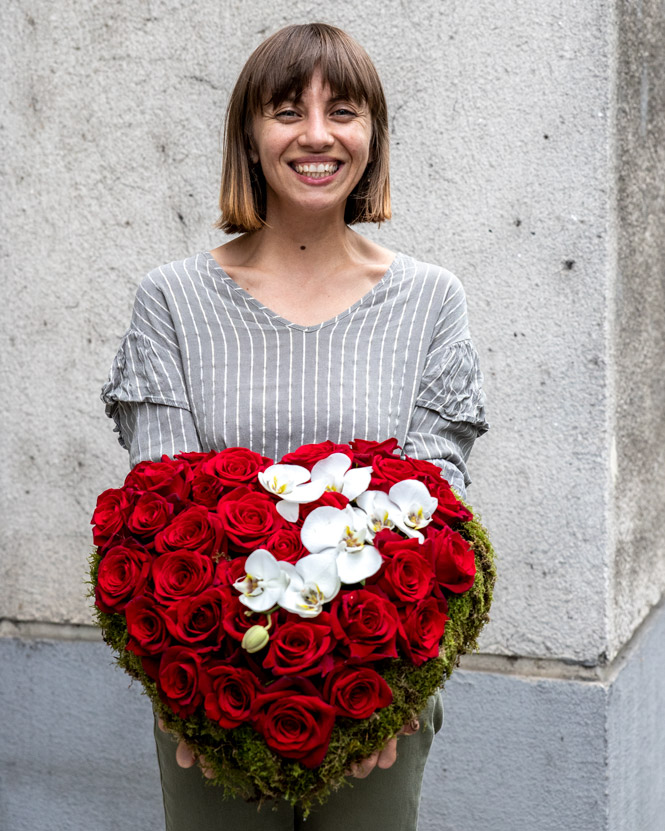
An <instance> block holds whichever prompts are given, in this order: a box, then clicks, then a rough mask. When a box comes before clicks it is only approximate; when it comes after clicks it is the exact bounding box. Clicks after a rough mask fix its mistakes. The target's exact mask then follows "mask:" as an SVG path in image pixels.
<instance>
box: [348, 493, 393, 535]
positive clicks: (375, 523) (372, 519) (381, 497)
mask: <svg viewBox="0 0 665 831" xmlns="http://www.w3.org/2000/svg"><path fill="white" fill-rule="evenodd" d="M356 505H358V507H359V508H362V510H363V511H364V512H365V513H366V514H367V518H366V521H367V528H368V531H369V535H370V538H371V539H374V535H375V534H378V533H379V531H382V530H383V529H384V528H389V529H393V528H394V527H395V519H394V516H393V515H394V514H395V512H396V511H398V510H399V508H398V507H397V506H396V505H395V503H394V502H391V501H390V499H389V498H388V494H387V493H384V492H383V491H365V492H364V493H361V494H360V496H358V497H356Z"/></svg>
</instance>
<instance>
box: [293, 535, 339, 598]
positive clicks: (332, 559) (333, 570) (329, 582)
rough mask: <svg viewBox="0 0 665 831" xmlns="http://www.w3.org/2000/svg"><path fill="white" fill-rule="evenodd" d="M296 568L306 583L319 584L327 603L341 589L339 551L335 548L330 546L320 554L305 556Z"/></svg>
mask: <svg viewBox="0 0 665 831" xmlns="http://www.w3.org/2000/svg"><path fill="white" fill-rule="evenodd" d="M295 568H296V571H297V572H298V573H299V574H300V575H301V577H302V580H303V582H304V583H310V582H313V583H316V584H317V585H318V587H319V588H320V589H321V592H322V594H323V595H324V596H325V598H326V603H327V602H328V601H329V600H332V599H333V597H335V595H336V594H337V592H338V591H339V589H340V579H339V575H338V573H337V552H336V551H335V549H334V548H329V549H327V550H326V551H322V552H321V553H320V554H309V555H308V556H306V557H303V558H302V559H300V560H298V562H297V563H296V565H295Z"/></svg>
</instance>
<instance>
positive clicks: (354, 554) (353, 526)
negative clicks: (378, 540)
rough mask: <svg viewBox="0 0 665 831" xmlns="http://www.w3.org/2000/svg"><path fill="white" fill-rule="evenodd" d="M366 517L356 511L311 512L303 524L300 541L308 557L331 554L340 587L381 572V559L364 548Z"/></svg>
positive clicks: (320, 510) (371, 550)
mask: <svg viewBox="0 0 665 831" xmlns="http://www.w3.org/2000/svg"><path fill="white" fill-rule="evenodd" d="M368 533H369V529H368V527H367V515H366V514H365V512H364V511H361V510H359V509H358V508H352V507H351V506H350V505H347V506H346V508H344V509H343V510H340V509H339V508H331V507H328V506H325V507H322V508H315V509H314V510H313V511H312V512H311V514H309V515H308V516H307V519H306V520H305V521H304V522H303V526H302V531H301V532H300V538H301V540H302V544H303V545H304V546H305V548H306V549H307V550H308V551H311V552H312V554H320V553H335V554H336V555H337V571H338V573H339V579H340V580H341V581H342V583H359V582H360V581H361V580H365V579H366V578H367V577H371V576H372V574H376V572H377V571H378V570H379V569H380V568H381V563H382V558H381V555H380V554H379V552H378V551H377V550H376V548H374V546H373V545H366V544H365V539H366V537H367V536H368Z"/></svg>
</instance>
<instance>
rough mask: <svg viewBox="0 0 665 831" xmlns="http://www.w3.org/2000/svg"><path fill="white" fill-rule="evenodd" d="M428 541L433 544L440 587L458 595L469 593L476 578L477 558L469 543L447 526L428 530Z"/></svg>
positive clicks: (435, 567)
mask: <svg viewBox="0 0 665 831" xmlns="http://www.w3.org/2000/svg"><path fill="white" fill-rule="evenodd" d="M427 541H428V542H431V544H432V551H433V558H434V572H435V574H436V580H437V582H438V583H439V585H440V586H442V587H443V588H446V589H449V590H450V591H451V592H455V593H456V594H461V593H462V592H465V591H468V590H469V589H470V588H471V586H473V581H474V580H475V577H476V558H475V554H474V552H473V548H472V547H471V546H470V545H469V543H468V542H467V541H466V540H465V539H464V537H463V536H462V535H461V534H458V533H457V531H453V530H452V529H451V528H448V527H447V526H445V525H444V527H443V528H441V529H440V530H439V531H434V530H433V529H428V533H427Z"/></svg>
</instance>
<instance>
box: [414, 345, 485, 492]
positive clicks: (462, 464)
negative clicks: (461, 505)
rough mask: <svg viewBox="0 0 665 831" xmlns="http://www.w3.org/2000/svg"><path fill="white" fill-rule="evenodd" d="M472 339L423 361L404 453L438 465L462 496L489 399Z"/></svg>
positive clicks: (467, 483)
mask: <svg viewBox="0 0 665 831" xmlns="http://www.w3.org/2000/svg"><path fill="white" fill-rule="evenodd" d="M482 383H483V376H482V373H481V371H480V367H479V364H478V355H477V353H476V350H475V349H474V347H473V344H472V342H471V340H470V339H468V338H467V339H465V340H461V341H457V342H455V343H452V344H449V345H445V346H439V347H438V348H435V349H433V350H431V351H430V353H429V354H428V356H427V360H426V362H425V368H424V371H423V375H422V379H421V383H420V389H419V391H418V395H417V398H416V403H415V407H414V410H413V415H412V419H411V425H410V428H409V433H408V435H407V440H406V442H405V446H404V452H405V453H406V454H407V455H409V456H414V457H416V458H419V459H427V460H429V461H431V462H433V463H434V464H436V465H438V466H439V467H440V468H441V470H442V473H443V476H444V478H445V479H447V480H448V482H449V483H450V484H451V485H452V486H453V488H455V490H456V491H457V492H458V493H459V495H460V496H462V497H465V496H466V486H467V485H469V484H471V479H470V478H469V473H468V471H467V468H466V462H467V459H468V458H469V454H470V452H471V448H472V447H473V443H474V441H475V440H476V437H477V436H480V435H482V434H483V433H485V432H486V431H487V430H488V428H489V425H488V424H487V422H486V421H485V397H484V393H483V391H482Z"/></svg>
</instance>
